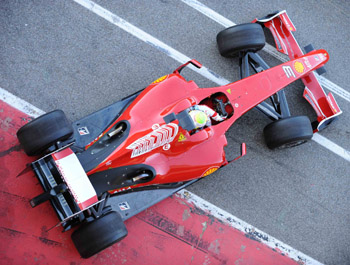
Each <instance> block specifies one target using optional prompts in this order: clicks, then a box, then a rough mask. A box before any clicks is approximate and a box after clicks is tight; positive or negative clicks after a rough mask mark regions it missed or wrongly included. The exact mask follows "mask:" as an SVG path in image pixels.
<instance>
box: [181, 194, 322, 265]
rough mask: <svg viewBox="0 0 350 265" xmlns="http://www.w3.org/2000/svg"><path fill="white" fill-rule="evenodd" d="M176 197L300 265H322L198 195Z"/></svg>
mask: <svg viewBox="0 0 350 265" xmlns="http://www.w3.org/2000/svg"><path fill="white" fill-rule="evenodd" d="M176 195H177V196H179V197H180V198H183V199H185V200H186V201H188V202H189V203H190V204H194V205H195V206H196V207H198V208H200V209H202V210H204V211H205V212H206V213H208V214H210V215H212V216H214V217H215V218H217V219H218V220H220V221H222V222H223V223H225V224H227V225H229V226H231V227H233V228H235V229H237V230H239V231H241V232H243V233H244V234H246V235H249V236H250V237H253V238H254V239H256V240H257V241H259V242H261V243H262V244H265V245H267V246H268V247H270V248H272V249H275V250H278V252H280V253H283V254H284V255H286V256H287V257H289V258H291V259H293V260H295V261H297V262H298V263H299V264H305V265H318V264H322V263H320V262H319V261H317V260H315V259H313V258H311V257H309V256H307V255H305V254H304V253H302V252H300V251H298V250H296V249H294V248H292V247H291V246H289V245H287V244H285V243H283V242H281V241H280V240H278V239H276V238H274V237H272V236H270V235H268V234H266V233H265V232H263V231H261V230H259V229H257V228H256V227H254V226H252V225H250V224H248V223H246V222H244V221H242V220H241V219H239V218H237V217H236V216H234V215H232V214H230V213H228V212H226V211H225V210H223V209H220V208H219V207H217V206H215V205H213V204H211V203H210V202H208V201H205V200H204V199H202V198H200V197H198V196H197V195H195V194H193V193H191V192H190V191H188V190H186V189H183V190H180V191H178V192H177V193H176Z"/></svg>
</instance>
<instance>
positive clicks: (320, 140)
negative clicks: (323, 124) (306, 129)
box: [312, 133, 350, 162]
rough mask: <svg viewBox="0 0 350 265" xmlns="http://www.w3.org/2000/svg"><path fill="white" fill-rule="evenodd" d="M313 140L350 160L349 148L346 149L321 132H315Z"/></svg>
mask: <svg viewBox="0 0 350 265" xmlns="http://www.w3.org/2000/svg"><path fill="white" fill-rule="evenodd" d="M312 140H314V141H315V142H316V143H318V144H319V145H322V146H323V147H325V148H327V149H328V150H330V151H332V152H333V153H335V154H337V155H338V156H340V157H342V158H344V159H345V160H347V161H348V162H350V152H349V151H348V150H345V149H344V148H342V147H341V146H339V145H337V144H335V143H333V142H332V141H330V140H328V139H327V138H326V137H324V136H322V135H321V134H319V133H314V135H313V136H312Z"/></svg>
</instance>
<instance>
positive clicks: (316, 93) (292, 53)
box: [253, 11, 342, 132]
mask: <svg viewBox="0 0 350 265" xmlns="http://www.w3.org/2000/svg"><path fill="white" fill-rule="evenodd" d="M255 22H259V23H261V24H263V25H264V26H265V27H267V28H268V29H269V30H270V31H271V33H272V35H273V37H274V39H275V44H276V48H277V50H278V51H279V52H282V53H284V54H287V55H288V57H289V58H290V59H291V60H293V59H295V58H298V57H301V56H303V54H304V53H303V51H302V50H301V48H300V47H299V45H298V43H297V41H296V39H295V38H294V36H293V33H292V32H293V31H295V30H296V29H295V27H294V25H293V23H292V21H291V20H290V18H289V17H288V15H287V12H286V11H282V12H279V13H277V14H275V15H273V16H270V17H269V18H266V19H255V20H253V23H255ZM304 66H305V67H307V68H311V67H312V65H309V64H308V63H307V61H304ZM301 80H302V81H303V83H304V85H305V90H304V94H303V96H304V98H305V99H306V100H307V101H308V102H309V103H310V104H311V106H312V107H313V109H314V110H315V112H316V114H317V121H318V126H317V128H316V129H315V130H314V132H317V131H319V130H322V129H323V128H324V127H325V126H326V124H327V123H330V122H331V121H332V120H333V119H334V118H335V117H336V116H338V115H340V114H341V113H342V111H341V110H340V108H339V106H338V104H337V102H336V101H335V99H334V97H333V95H332V93H329V94H328V95H326V93H325V92H324V90H323V88H322V86H321V85H320V83H319V82H318V80H317V78H316V74H315V73H313V72H310V73H309V74H307V75H304V76H303V77H302V78H301Z"/></svg>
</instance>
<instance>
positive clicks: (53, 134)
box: [17, 110, 73, 156]
mask: <svg viewBox="0 0 350 265" xmlns="http://www.w3.org/2000/svg"><path fill="white" fill-rule="evenodd" d="M72 134H73V127H72V124H71V123H70V122H69V121H68V119H67V117H66V115H65V114H64V112H63V111H62V110H54V111H52V112H49V113H46V114H44V115H42V116H40V117H39V118H36V119H35V120H32V121H31V122H29V123H27V124H26V125H24V126H23V127H21V128H20V129H19V130H18V131H17V138H18V140H19V142H20V143H21V145H22V147H23V149H24V151H25V152H26V154H27V155H29V156H36V155H41V154H42V153H43V152H44V151H45V150H46V149H47V148H49V147H50V146H52V145H53V144H55V143H56V142H57V141H64V140H67V139H68V138H69V137H70V136H72Z"/></svg>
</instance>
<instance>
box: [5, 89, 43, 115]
mask: <svg viewBox="0 0 350 265" xmlns="http://www.w3.org/2000/svg"><path fill="white" fill-rule="evenodd" d="M0 100H2V101H4V102H6V103H7V104H9V105H11V106H13V107H15V108H16V109H18V110H20V111H22V112H23V113H25V114H27V115H28V116H31V117H33V118H36V117H38V116H40V115H43V114H44V113H45V112H44V111H42V110H41V109H38V108H37V107H34V106H33V105H32V104H30V103H28V102H26V101H24V100H23V99H20V98H19V97H16V96H15V95H13V94H11V93H10V92H7V91H6V90H5V89H3V88H1V87H0Z"/></svg>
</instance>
